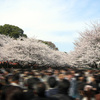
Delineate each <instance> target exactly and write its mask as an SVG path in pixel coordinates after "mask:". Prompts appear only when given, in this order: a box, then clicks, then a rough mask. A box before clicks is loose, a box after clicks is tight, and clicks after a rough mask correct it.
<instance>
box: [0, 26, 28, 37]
mask: <svg viewBox="0 0 100 100" xmlns="http://www.w3.org/2000/svg"><path fill="white" fill-rule="evenodd" d="M23 33H24V31H23V30H22V29H21V28H19V27H17V26H14V25H9V24H5V25H3V26H2V25H1V26H0V34H3V35H8V36H10V37H13V38H19V37H20V36H21V37H27V36H26V34H23Z"/></svg>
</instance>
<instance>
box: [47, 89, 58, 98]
mask: <svg viewBox="0 0 100 100" xmlns="http://www.w3.org/2000/svg"><path fill="white" fill-rule="evenodd" d="M56 94H58V89H57V88H53V89H49V90H47V91H46V96H47V97H50V96H52V95H56Z"/></svg>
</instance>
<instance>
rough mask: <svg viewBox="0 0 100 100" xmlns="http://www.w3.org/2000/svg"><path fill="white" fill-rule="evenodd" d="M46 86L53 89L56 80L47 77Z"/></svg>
mask: <svg viewBox="0 0 100 100" xmlns="http://www.w3.org/2000/svg"><path fill="white" fill-rule="evenodd" d="M48 85H49V86H50V87H51V88H54V87H56V86H57V80H56V78H55V77H49V79H48Z"/></svg>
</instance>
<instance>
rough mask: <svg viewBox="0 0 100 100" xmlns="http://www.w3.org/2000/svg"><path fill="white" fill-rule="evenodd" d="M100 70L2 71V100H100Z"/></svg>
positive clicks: (0, 79)
mask: <svg viewBox="0 0 100 100" xmlns="http://www.w3.org/2000/svg"><path fill="white" fill-rule="evenodd" d="M99 97H100V70H86V69H79V68H75V69H73V68H62V69H52V68H48V69H35V70H34V69H14V68H0V99H1V100H100V98H99Z"/></svg>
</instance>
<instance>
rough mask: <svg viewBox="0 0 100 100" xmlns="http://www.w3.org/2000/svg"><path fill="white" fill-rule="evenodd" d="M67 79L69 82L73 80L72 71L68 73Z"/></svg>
mask: <svg viewBox="0 0 100 100" xmlns="http://www.w3.org/2000/svg"><path fill="white" fill-rule="evenodd" d="M66 78H67V79H68V80H70V79H71V78H73V73H72V72H70V71H68V72H66Z"/></svg>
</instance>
